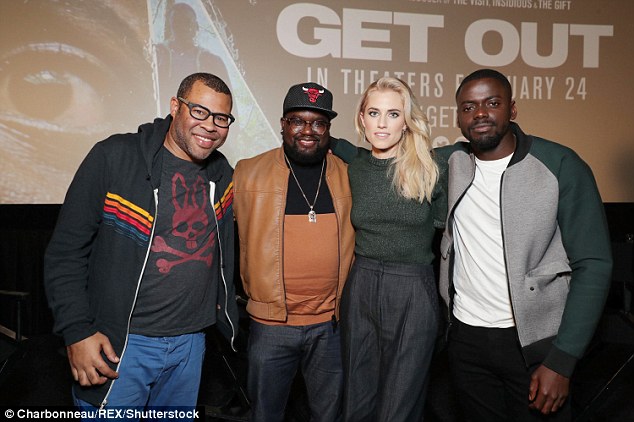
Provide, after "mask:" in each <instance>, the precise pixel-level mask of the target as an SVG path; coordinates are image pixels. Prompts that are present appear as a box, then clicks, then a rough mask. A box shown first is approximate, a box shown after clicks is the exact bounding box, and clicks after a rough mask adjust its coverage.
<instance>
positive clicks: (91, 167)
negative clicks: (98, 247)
mask: <svg viewBox="0 0 634 422" xmlns="http://www.w3.org/2000/svg"><path fill="white" fill-rule="evenodd" d="M105 162H106V157H105V154H104V152H103V149H102V147H101V146H100V144H97V145H96V146H95V147H93V149H92V150H91V151H90V152H89V154H88V155H87V156H86V158H85V159H84V161H83V162H82V164H81V165H80V167H79V169H78V170H77V173H76V174H75V177H74V179H73V181H72V182H71V185H70V187H69V189H68V192H67V194H66V198H65V200H64V204H63V205H62V208H61V211H60V215H59V218H58V220H57V224H56V227H55V230H54V232H53V236H52V238H51V241H50V243H49V245H48V247H47V250H46V253H45V256H44V287H45V291H46V295H47V298H48V303H49V306H50V308H51V310H52V312H53V317H54V319H55V322H54V326H53V330H54V331H55V333H56V334H60V335H63V337H64V341H65V343H66V345H70V344H73V343H76V342H78V341H80V340H83V339H84V338H86V337H89V336H91V335H93V334H94V333H95V332H97V328H96V326H95V321H94V318H93V316H92V315H91V312H90V304H89V298H88V291H87V289H88V263H89V259H90V253H91V249H92V245H93V241H94V239H95V237H96V236H97V232H98V230H99V225H100V222H101V218H102V217H101V216H102V213H101V212H102V209H103V201H104V196H105V188H104V186H105V182H104V180H105V177H106V171H105V169H106V164H105Z"/></svg>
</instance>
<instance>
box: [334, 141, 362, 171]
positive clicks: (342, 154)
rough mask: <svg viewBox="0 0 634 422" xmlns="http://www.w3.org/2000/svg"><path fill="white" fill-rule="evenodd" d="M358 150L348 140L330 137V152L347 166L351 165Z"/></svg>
mask: <svg viewBox="0 0 634 422" xmlns="http://www.w3.org/2000/svg"><path fill="white" fill-rule="evenodd" d="M357 148H358V147H356V146H354V145H353V144H352V143H350V142H349V141H347V140H346V139H343V138H341V139H338V138H333V137H332V136H331V137H330V150H331V151H332V153H333V154H335V155H336V156H337V157H339V158H341V159H342V160H343V161H344V162H345V163H346V164H350V163H351V162H352V160H354V158H355V157H356V156H357V151H358V150H357Z"/></svg>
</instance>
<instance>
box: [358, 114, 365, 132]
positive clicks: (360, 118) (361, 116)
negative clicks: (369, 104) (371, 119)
mask: <svg viewBox="0 0 634 422" xmlns="http://www.w3.org/2000/svg"><path fill="white" fill-rule="evenodd" d="M359 121H360V122H361V126H363V128H364V129H365V122H364V121H363V112H362V111H360V112H359Z"/></svg>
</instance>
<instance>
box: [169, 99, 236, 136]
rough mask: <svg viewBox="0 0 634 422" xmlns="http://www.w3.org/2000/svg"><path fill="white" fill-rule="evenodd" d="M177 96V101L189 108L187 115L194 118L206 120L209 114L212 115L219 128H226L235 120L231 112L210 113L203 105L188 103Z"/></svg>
mask: <svg viewBox="0 0 634 422" xmlns="http://www.w3.org/2000/svg"><path fill="white" fill-rule="evenodd" d="M177 98H178V101H180V102H181V103H183V104H185V105H186V106H187V108H189V115H190V116H192V117H193V118H194V119H196V120H201V121H202V120H207V119H208V118H209V116H211V117H213V121H214V125H216V126H218V127H221V128H228V127H229V126H231V123H233V122H234V121H235V120H236V118H235V117H233V116H232V115H231V114H224V113H212V112H211V111H209V109H208V108H207V107H205V106H201V105H200V104H196V103H190V102H189V101H187V100H186V99H184V98H181V97H177Z"/></svg>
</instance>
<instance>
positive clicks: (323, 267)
mask: <svg viewBox="0 0 634 422" xmlns="http://www.w3.org/2000/svg"><path fill="white" fill-rule="evenodd" d="M338 244H339V242H338V233H337V220H336V216H335V214H334V213H333V214H317V222H316V223H310V222H309V221H308V216H307V215H286V216H285V217H284V286H285V289H286V308H287V310H288V319H287V321H286V323H275V322H272V321H267V320H261V319H259V318H254V319H255V320H256V321H258V322H261V323H263V324H268V325H310V324H318V323H321V322H326V321H330V320H331V319H332V316H333V314H334V311H335V299H336V295H337V279H338V274H339V250H338Z"/></svg>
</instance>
